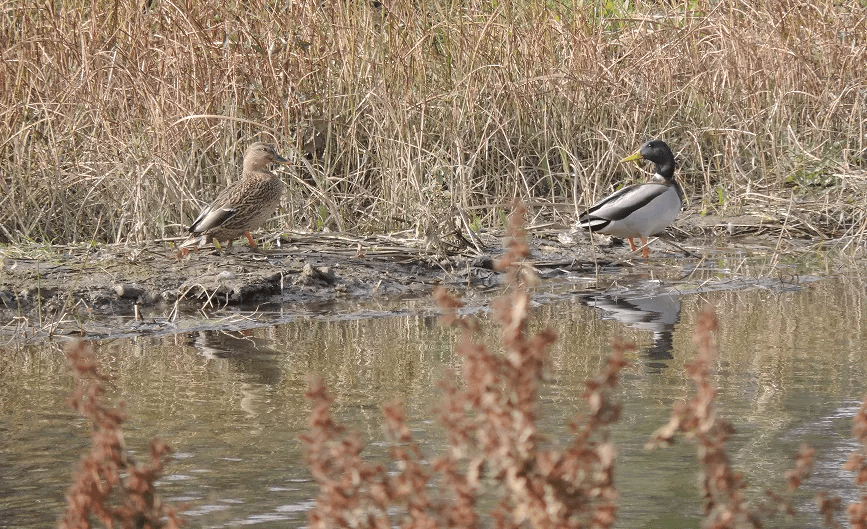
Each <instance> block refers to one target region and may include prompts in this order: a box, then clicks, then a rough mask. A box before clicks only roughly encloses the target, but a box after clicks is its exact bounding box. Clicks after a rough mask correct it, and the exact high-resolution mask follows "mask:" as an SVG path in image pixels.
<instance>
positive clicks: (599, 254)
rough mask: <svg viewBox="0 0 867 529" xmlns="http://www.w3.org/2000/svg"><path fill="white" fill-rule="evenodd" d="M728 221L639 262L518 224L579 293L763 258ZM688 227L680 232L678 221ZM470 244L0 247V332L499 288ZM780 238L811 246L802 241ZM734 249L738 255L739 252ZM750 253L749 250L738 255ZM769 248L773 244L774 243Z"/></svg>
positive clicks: (135, 326)
mask: <svg viewBox="0 0 867 529" xmlns="http://www.w3.org/2000/svg"><path fill="white" fill-rule="evenodd" d="M732 226H753V227H755V226H756V224H755V219H734V220H733V219H702V220H701V222H697V221H696V219H695V218H693V219H692V220H691V221H690V222H689V223H684V222H683V221H681V222H680V223H678V225H675V226H674V227H673V230H674V232H675V233H674V235H675V236H674V238H672V237H666V239H667V240H668V242H667V241H666V240H659V241H655V242H653V243H652V249H651V251H652V253H651V259H650V260H649V261H646V262H645V261H643V260H641V259H640V258H638V256H637V255H636V254H634V253H632V252H630V251H629V249H628V246H627V245H625V244H623V243H622V242H620V241H616V240H614V241H611V240H606V239H604V238H599V239H597V238H596V237H594V238H593V239H592V240H591V238H590V237H589V236H588V235H587V234H584V233H574V232H570V231H569V230H568V229H566V228H565V227H564V226H552V225H548V226H541V227H535V228H533V227H531V228H530V229H529V244H530V247H531V252H532V257H531V264H532V265H533V266H534V267H535V268H536V271H537V273H538V274H539V275H540V277H541V278H542V282H543V283H544V282H545V281H550V280H556V278H558V277H559V278H564V277H567V276H569V277H572V278H574V277H576V276H584V277H586V278H587V281H586V282H585V283H586V285H585V286H586V288H587V289H589V290H592V289H593V288H604V285H601V284H597V280H598V278H599V276H600V274H603V275H605V276H606V277H607V278H608V281H606V282H610V281H612V280H616V279H612V278H616V276H618V275H621V276H624V275H630V274H635V273H647V272H648V271H650V272H651V273H652V274H655V275H656V276H657V277H664V276H665V275H666V274H668V275H669V276H671V277H672V278H679V277H682V275H683V274H684V270H688V269H689V268H690V266H692V265H691V264H690V263H697V262H701V261H702V260H703V259H704V258H705V257H707V255H708V254H715V255H717V256H719V254H720V253H725V252H727V251H729V252H730V251H731V250H732V249H734V251H736V252H738V253H741V254H742V253H743V252H744V251H753V252H758V253H762V252H764V253H773V252H775V251H777V250H778V248H779V246H780V240H779V238H778V237H776V235H775V234H773V233H767V234H762V233H760V232H758V231H757V230H755V229H750V230H748V231H749V234H748V235H747V237H748V239H747V240H743V239H740V238H739V235H738V234H737V233H736V230H733V228H732ZM686 227H688V228H689V230H691V231H690V232H688V231H686V230H685V229H684V228H686ZM481 242H482V243H483V245H482V247H481V248H480V249H481V251H479V250H478V249H472V248H463V249H459V250H453V251H449V252H442V251H441V252H432V251H430V250H429V249H426V248H424V244H423V243H422V242H421V241H418V240H416V239H410V238H408V237H398V236H371V237H356V236H348V235H338V234H312V235H297V236H291V237H288V238H283V239H281V240H280V242H279V244H277V243H276V242H275V243H274V244H269V245H266V249H264V250H262V251H254V250H251V249H249V248H247V247H246V246H245V245H238V246H236V247H235V249H234V251H233V252H232V253H229V254H226V253H224V254H218V253H217V252H215V251H214V249H213V248H211V249H203V250H202V251H199V252H196V253H193V254H191V255H189V256H187V257H184V258H178V256H177V255H176V252H175V250H174V249H173V248H172V247H171V245H170V244H167V243H165V242H163V243H152V244H149V245H144V246H142V247H138V248H129V247H123V246H100V247H76V248H70V247H49V248H46V247H40V248H30V249H22V248H16V247H4V248H0V333H2V334H0V335H13V336H15V337H16V339H21V338H23V339H25V340H26V339H35V338H44V337H50V336H63V335H93V334H94V333H96V334H100V335H106V329H109V328H110V329H114V330H116V331H118V332H120V333H121V334H126V333H128V332H136V333H146V332H172V331H173V330H175V331H177V330H179V329H175V328H174V327H173V325H172V322H174V321H176V320H177V319H178V317H179V315H183V314H200V315H205V316H207V315H208V314H211V315H214V314H218V313H219V311H220V310H222V309H226V308H229V307H234V308H239V307H240V308H245V309H247V310H256V308H257V307H263V306H269V307H275V306H279V307H280V310H281V311H291V310H293V308H294V307H305V306H310V305H313V304H320V305H321V304H325V303H333V302H340V301H350V300H360V299H370V298H375V297H379V298H382V299H385V298H408V297H412V298H422V297H425V296H429V294H430V293H431V292H432V290H433V288H434V287H435V286H437V285H443V286H446V287H449V288H451V289H454V290H458V291H462V292H464V293H477V294H478V293H484V292H491V293H493V292H494V291H496V290H498V289H497V287H498V286H499V285H500V284H501V280H502V278H501V274H500V273H499V272H498V271H496V270H495V265H494V264H495V261H496V259H497V257H498V256H499V254H501V253H502V251H503V244H504V243H505V237H504V235H503V234H501V233H488V234H484V235H483V236H482V237H481ZM786 245H787V246H789V247H791V246H793V245H795V246H800V247H805V248H807V247H810V246H812V243H811V242H810V241H806V240H799V241H794V240H787V241H786ZM745 248H746V249H747V250H745ZM749 248H752V250H749ZM775 248H776V249H775ZM108 334H109V335H110V334H111V333H108Z"/></svg>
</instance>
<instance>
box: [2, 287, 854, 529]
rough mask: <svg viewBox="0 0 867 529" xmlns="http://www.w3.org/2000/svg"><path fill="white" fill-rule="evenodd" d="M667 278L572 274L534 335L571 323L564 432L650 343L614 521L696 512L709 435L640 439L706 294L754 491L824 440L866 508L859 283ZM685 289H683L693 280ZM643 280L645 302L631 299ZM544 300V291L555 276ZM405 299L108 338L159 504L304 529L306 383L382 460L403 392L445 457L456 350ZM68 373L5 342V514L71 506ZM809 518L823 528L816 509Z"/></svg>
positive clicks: (679, 518)
mask: <svg viewBox="0 0 867 529" xmlns="http://www.w3.org/2000/svg"><path fill="white" fill-rule="evenodd" d="M655 279H656V277H655V276H650V275H648V276H646V277H637V278H634V283H632V284H630V285H625V286H624V285H621V284H618V285H612V286H611V287H610V288H609V289H608V292H609V293H613V294H615V295H613V296H610V297H608V298H605V297H600V296H588V295H586V293H580V295H579V293H577V292H576V293H575V294H574V295H568V290H569V287H568V285H567V286H566V287H567V288H566V291H565V294H564V289H563V285H560V287H559V290H558V294H557V296H554V297H550V296H549V298H550V299H553V301H550V302H547V303H544V304H540V305H538V306H536V307H535V308H534V313H533V322H532V326H533V327H534V329H540V328H542V327H544V326H550V327H552V328H554V329H555V330H556V331H557V333H558V334H559V340H558V342H557V343H556V344H555V346H554V347H553V348H552V350H551V360H550V367H549V370H548V380H547V382H546V385H545V387H544V390H543V396H542V398H543V406H544V407H543V410H544V411H543V413H544V417H543V418H542V421H543V428H542V431H545V432H549V435H550V437H551V438H552V439H553V440H555V441H556V440H558V439H562V438H564V437H565V436H567V429H566V428H565V426H564V425H565V423H567V422H568V421H569V420H570V419H571V418H572V417H573V416H575V415H576V414H578V413H580V412H581V411H582V410H583V409H584V404H583V401H582V399H581V394H582V392H583V388H584V381H585V380H586V379H587V378H588V377H590V376H593V375H594V374H595V373H596V372H597V370H598V369H599V367H600V366H601V365H602V363H603V362H604V360H605V358H606V356H607V355H608V353H609V351H610V344H611V341H612V339H613V338H614V337H615V336H623V337H625V338H627V339H629V340H632V341H634V342H635V343H636V344H637V346H638V347H637V349H636V351H634V352H633V353H631V354H630V357H629V360H630V362H631V365H630V366H629V367H628V368H627V369H626V370H625V372H624V374H623V378H622V380H621V386H620V389H619V395H618V396H619V398H620V399H621V400H622V401H623V403H624V406H625V408H624V414H623V418H622V421H621V422H620V423H619V424H618V425H617V426H616V428H615V429H614V432H613V437H614V440H615V442H616V445H617V448H618V451H619V456H618V467H617V474H616V479H617V486H618V488H619V490H620V493H621V498H620V504H619V505H620V510H619V513H618V516H619V518H618V523H617V527H623V528H641V527H673V528H677V527H697V526H698V524H699V519H700V512H701V505H702V504H701V498H700V494H699V491H698V488H697V469H698V465H697V462H696V458H695V446H694V445H693V444H692V443H691V442H690V441H687V440H683V441H682V442H681V443H679V444H677V445H675V446H673V447H671V448H668V449H664V450H659V451H653V452H648V451H646V450H645V449H644V443H645V442H646V441H647V439H648V438H649V437H650V435H651V434H652V433H653V431H654V430H655V429H656V428H658V427H660V426H661V425H663V424H664V423H665V422H666V421H667V418H668V414H669V412H670V409H671V406H672V404H673V403H674V402H675V401H676V400H678V399H684V398H689V396H690V395H691V391H692V384H691V382H690V380H689V379H688V377H687V376H686V374H685V373H684V370H683V366H684V364H685V363H687V362H689V361H691V360H692V359H693V358H694V356H695V347H694V345H693V344H692V343H691V341H690V338H691V335H692V329H693V323H694V321H695V319H696V315H697V314H698V312H699V311H700V310H701V309H702V308H703V307H705V306H706V305H707V304H708V303H712V304H714V305H716V307H717V312H718V315H719V320H720V331H719V334H718V337H719V343H720V356H719V358H717V360H716V361H715V362H714V364H713V380H714V382H715V383H716V384H718V385H719V388H720V393H719V397H718V400H719V404H720V407H721V413H722V415H723V416H724V417H725V418H726V419H728V420H730V421H731V422H733V423H734V425H735V427H736V429H737V433H736V434H735V435H734V436H733V438H732V440H731V442H730V443H729V455H730V456H731V458H732V460H733V462H734V465H735V467H736V469H738V470H741V471H743V473H744V474H745V477H746V480H747V483H748V486H749V492H750V493H751V494H753V497H755V498H760V497H761V493H762V491H764V489H766V488H775V489H777V490H780V488H781V486H782V483H783V477H782V475H783V472H784V470H785V469H787V468H790V467H791V466H792V457H793V454H794V453H795V451H796V450H797V448H798V447H799V446H800V444H801V443H803V442H809V443H810V444H812V445H813V446H814V447H816V449H817V454H816V460H817V470H816V472H815V473H814V475H813V476H812V477H811V478H810V479H809V480H808V481H807V482H806V484H805V488H807V489H808V490H813V491H816V490H822V489H827V490H829V491H830V492H831V493H833V494H839V495H842V496H843V498H844V504H845V503H846V502H848V501H852V500H853V499H854V498H855V497H856V494H857V489H856V488H855V487H854V485H853V476H852V474H851V473H849V472H844V471H842V470H840V466H841V465H842V463H843V462H844V461H845V460H846V459H847V457H848V454H849V452H850V451H851V450H853V449H854V448H855V447H856V445H855V443H854V441H853V440H851V439H850V437H849V432H850V428H851V417H852V416H853V415H854V413H855V411H856V410H857V407H858V405H859V402H860V400H861V399H862V398H863V397H864V396H865V390H867V385H865V380H867V329H865V327H864V325H863V323H862V315H863V314H864V309H863V307H864V303H865V283H864V281H863V279H862V278H861V277H860V276H859V275H857V274H854V273H852V274H843V275H831V276H828V277H827V278H825V279H823V280H820V281H815V282H809V283H806V282H805V283H800V282H799V281H797V280H796V279H794V278H793V279H791V280H790V281H788V282H782V283H777V286H776V287H775V288H767V287H765V286H762V285H761V284H756V285H754V286H753V287H752V288H749V289H737V290H718V291H700V292H698V293H692V294H688V295H682V296H681V295H678V291H674V292H671V291H670V290H667V291H668V292H669V294H666V295H664V296H662V298H660V299H655V300H654V299H650V300H648V299H647V298H653V295H652V294H654V293H658V292H657V289H655V285H657V284H658V283H656V282H655ZM783 283H785V284H788V285H789V286H791V288H783V287H781V285H782V284H783ZM689 286H691V284H690V285H682V287H683V288H682V289H681V291H686V292H690V291H691V292H694V291H695V290H696V289H692V288H687V287H689ZM575 289H576V291H577V290H578V288H577V287H576V288H575ZM699 290H700V289H699ZM630 292H632V293H633V295H632V296H631V297H632V299H628V300H627V301H630V302H631V307H630V306H627V305H630V304H627V305H624V304H623V303H622V301H623V300H624V298H630V295H629V293H630ZM635 293H638V294H635ZM538 294H539V297H540V299H548V298H546V296H545V292H544V287H543V289H542V291H541V292H539V293H538ZM400 304H401V306H404V307H408V310H405V311H403V312H402V313H399V314H397V315H392V316H388V315H387V314H388V313H389V311H387V310H386V311H380V310H378V309H380V308H382V307H381V306H378V305H377V302H375V301H370V302H365V303H364V304H362V305H363V306H361V307H358V306H356V307H355V308H354V309H353V314H363V313H364V311H367V313H368V314H375V315H376V316H377V317H363V318H358V317H355V318H345V317H339V315H337V316H335V314H333V312H332V313H330V314H328V315H324V316H317V315H310V316H309V317H298V318H295V319H292V320H291V321H287V322H284V323H281V324H279V325H275V326H270V327H261V328H255V329H248V330H246V331H242V332H237V331H225V332H221V331H196V332H190V333H185V334H179V335H170V336H165V337H139V338H134V339H121V340H103V341H100V342H97V343H95V344H94V345H95V347H96V349H97V352H98V358H99V359H100V361H101V362H102V363H103V365H104V366H105V369H106V370H107V371H108V372H109V373H111V374H112V375H113V376H114V380H113V381H112V383H111V390H110V391H109V398H111V399H116V400H123V401H125V402H126V410H127V412H128V413H129V415H130V420H129V421H128V422H127V423H126V424H125V428H124V431H125V436H126V439H127V442H128V444H129V445H130V446H131V447H132V448H133V449H134V450H135V451H136V452H137V453H138V454H144V453H146V450H147V449H146V447H147V442H148V440H149V439H150V438H151V437H152V436H158V437H160V438H162V439H163V440H164V441H166V442H167V443H168V444H169V445H170V446H171V447H172V448H173V449H174V453H173V456H172V457H171V458H170V461H169V464H168V465H167V474H166V476H165V477H164V479H162V480H161V481H160V483H159V488H160V490H161V492H162V494H163V495H164V497H165V499H167V500H169V501H171V502H173V503H176V504H183V505H185V507H184V511H185V513H186V516H187V517H188V519H189V522H190V526H191V527H238V526H241V525H252V526H255V527H262V528H272V527H273V528H278V527H279V528H284V527H300V526H303V525H304V524H305V521H306V518H305V516H306V515H305V511H306V510H307V509H309V508H310V506H311V505H312V504H313V499H314V497H315V494H316V488H315V486H314V483H313V482H312V481H311V479H310V476H309V473H308V472H307V470H306V468H305V465H304V455H303V451H302V447H301V445H300V442H299V441H298V435H299V434H301V433H303V432H304V431H305V430H306V424H307V423H306V421H307V415H308V413H309V410H310V406H309V404H308V402H307V401H306V400H305V398H304V392H305V390H306V388H307V381H308V377H309V376H311V375H317V376H322V377H323V378H324V379H325V382H326V384H327V385H328V387H329V389H330V390H331V391H332V392H333V393H336V394H337V395H339V398H338V400H337V402H336V404H335V409H336V415H337V417H338V418H340V419H341V420H342V421H344V422H345V423H347V424H349V425H351V426H352V427H354V428H356V429H358V430H360V431H361V432H362V435H363V437H364V438H365V439H366V440H368V453H369V454H370V455H371V457H373V458H382V457H384V454H385V450H386V448H385V446H384V440H383V435H382V429H381V427H380V419H381V407H382V405H383V403H386V402H389V401H391V400H394V399H399V400H400V401H401V402H403V403H404V405H405V406H406V408H407V410H408V416H409V418H410V426H411V427H412V429H413V431H414V434H415V435H416V438H417V439H418V440H419V441H420V442H421V444H422V445H423V449H424V450H425V451H426V452H427V453H428V454H430V455H433V454H435V453H436V451H438V450H440V449H441V448H442V443H443V435H442V431H441V430H440V429H439V428H438V426H437V424H436V422H435V421H434V420H433V419H432V417H433V416H434V414H433V413H432V410H433V409H434V407H435V406H436V404H437V402H438V401H439V397H440V392H439V390H438V388H437V385H436V383H437V381H438V380H439V379H440V378H441V377H442V376H443V375H444V374H445V373H447V372H449V371H457V367H458V365H459V362H460V360H459V358H458V357H457V356H456V355H455V354H454V352H453V346H454V343H455V341H456V336H455V335H454V332H453V331H451V330H449V329H444V328H442V327H441V326H440V325H439V323H438V321H437V318H436V317H435V316H434V315H432V314H431V313H430V312H429V311H426V310H420V311H413V310H412V307H413V302H411V301H406V300H402V301H401V302H400ZM421 305H424V303H421ZM421 305H420V306H421ZM636 306H637V307H638V308H635V307H636ZM642 306H643V308H642ZM648 307H649V308H648ZM648 310H650V311H651V312H653V311H654V310H656V314H657V315H656V316H655V318H656V319H655V320H654V317H650V318H641V317H637V314H640V311H643V312H645V313H646V312H647V311H648ZM635 311H639V312H635ZM481 314H482V317H483V319H486V316H485V313H481ZM618 318H619V319H618ZM486 329H487V330H486V333H485V334H486V336H485V339H486V341H487V342H488V343H489V344H495V343H496V336H497V333H496V330H495V329H493V325H492V324H491V323H490V322H487V323H486ZM73 386H74V380H73V377H72V375H71V374H70V373H69V372H68V370H67V368H66V363H65V360H64V357H63V353H62V347H61V346H60V345H58V344H54V343H46V344H40V345H32V346H27V347H21V348H9V349H6V350H5V351H3V352H2V354H0V439H2V444H0V451H2V454H0V520H2V522H0V526H2V527H34V528H35V527H47V526H51V525H53V524H55V523H56V519H57V517H58V516H59V515H60V513H62V510H63V508H64V493H65V491H66V489H67V487H68V485H69V480H70V476H71V474H72V472H73V470H74V468H75V466H76V465H77V462H78V461H79V459H80V458H81V457H82V455H83V454H84V453H85V452H86V450H87V445H88V432H89V424H88V423H87V422H85V421H84V420H83V419H81V418H79V417H77V416H76V415H75V414H74V413H73V412H72V411H71V410H70V409H69V407H68V404H67V396H68V395H69V394H70V392H71V391H72V388H73ZM811 503H812V500H811V495H810V494H807V493H801V494H798V495H797V496H796V506H797V507H799V509H801V510H804V511H812V508H811ZM782 522H783V521H780V523H782ZM799 525H800V526H805V525H807V526H816V527H818V526H820V525H821V524H820V521H819V518H818V517H817V516H816V515H815V514H810V515H807V516H805V517H804V518H802V519H801V520H800V521H799Z"/></svg>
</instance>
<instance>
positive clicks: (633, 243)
mask: <svg viewBox="0 0 867 529" xmlns="http://www.w3.org/2000/svg"><path fill="white" fill-rule="evenodd" d="M626 240H627V241H629V249H630V250H632V251H633V252H634V251H635V250H637V249H638V248H636V247H635V241H633V240H632V237H627V238H626Z"/></svg>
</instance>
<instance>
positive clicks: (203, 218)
mask: <svg viewBox="0 0 867 529" xmlns="http://www.w3.org/2000/svg"><path fill="white" fill-rule="evenodd" d="M237 213H238V210H237V209H235V208H217V209H211V207H210V206H209V207H207V208H205V209H204V211H202V213H201V214H200V215H199V218H197V219H196V220H195V221H193V223H192V224H191V225H190V227H189V231H190V233H204V232H206V231H208V230H211V229H214V228H217V227H220V226H222V225H223V224H224V223H225V222H226V221H227V220H229V219H231V218H232V217H234V216H235V215H236V214H237Z"/></svg>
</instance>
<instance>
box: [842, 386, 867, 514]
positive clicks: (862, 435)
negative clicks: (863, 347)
mask: <svg viewBox="0 0 867 529" xmlns="http://www.w3.org/2000/svg"><path fill="white" fill-rule="evenodd" d="M852 436H853V437H854V438H855V439H857V440H858V442H859V443H861V447H860V449H858V450H857V451H855V452H852V454H851V455H850V456H849V460H848V461H846V464H845V465H843V470H848V471H851V472H855V483H856V484H857V485H858V487H860V489H861V492H862V494H861V499H860V501H858V502H857V503H850V504H849V506H848V507H846V514H847V515H848V517H849V526H850V527H852V528H853V529H867V493H865V488H867V396H865V397H864V400H863V401H861V408H859V410H858V413H857V414H856V415H855V418H854V419H853V424H852Z"/></svg>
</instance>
